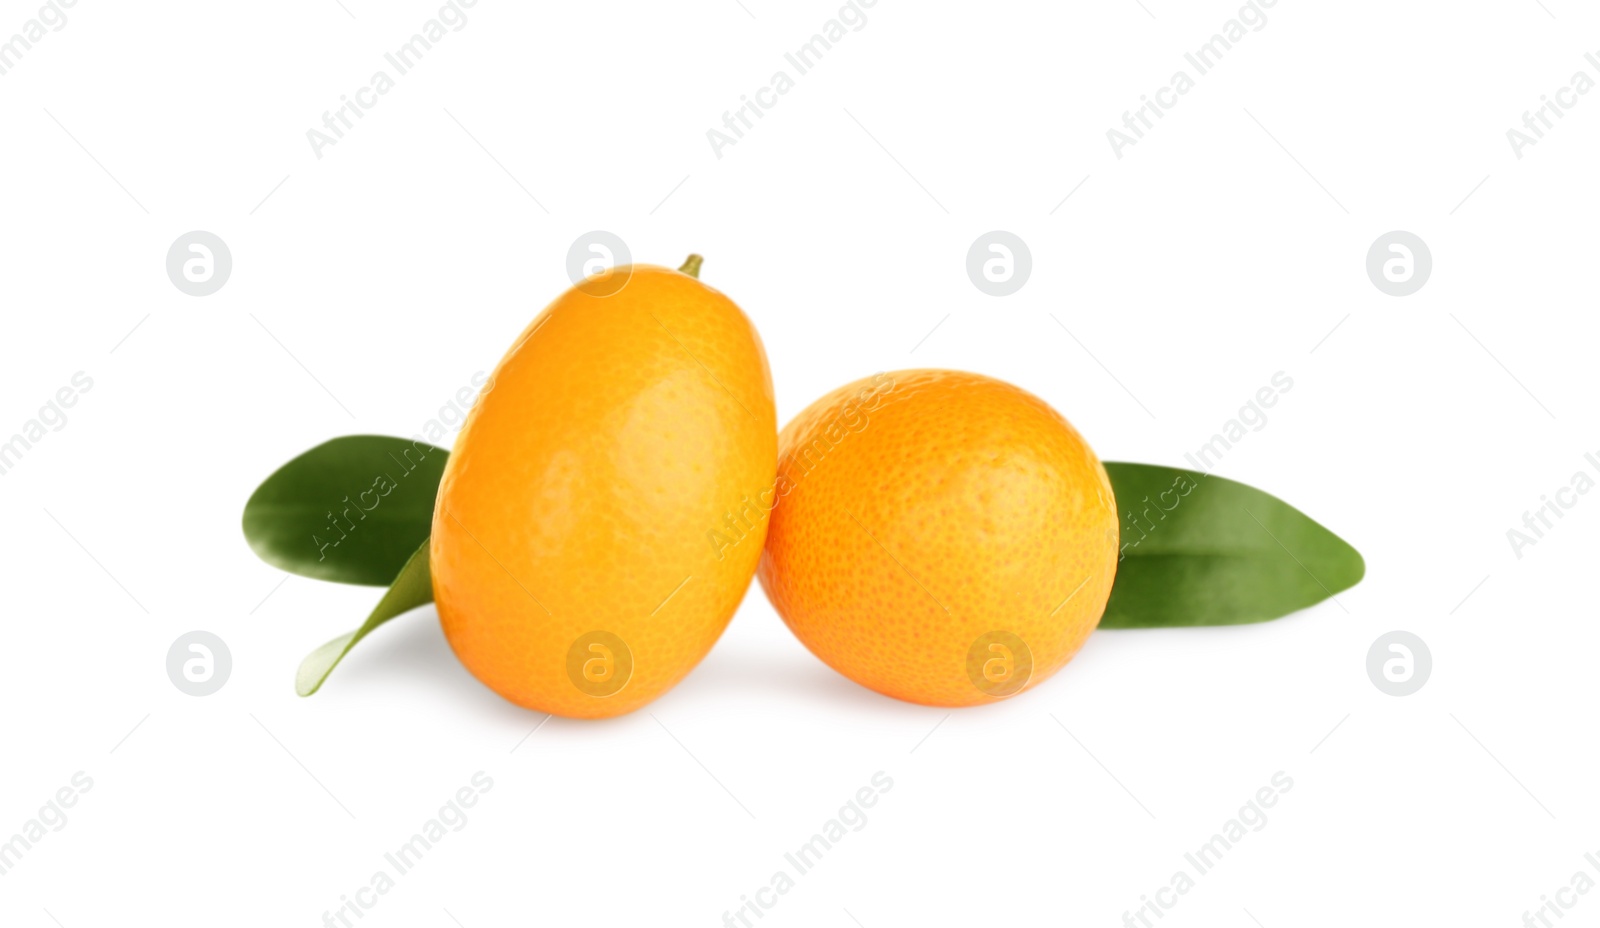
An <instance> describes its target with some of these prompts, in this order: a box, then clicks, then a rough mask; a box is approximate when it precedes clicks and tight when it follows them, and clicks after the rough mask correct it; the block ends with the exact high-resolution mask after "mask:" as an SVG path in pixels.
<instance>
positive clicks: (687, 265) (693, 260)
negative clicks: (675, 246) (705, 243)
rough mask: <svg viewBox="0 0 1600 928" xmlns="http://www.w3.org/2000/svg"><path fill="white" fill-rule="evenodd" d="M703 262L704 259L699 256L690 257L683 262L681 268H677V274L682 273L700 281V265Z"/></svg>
mask: <svg viewBox="0 0 1600 928" xmlns="http://www.w3.org/2000/svg"><path fill="white" fill-rule="evenodd" d="M705 260H706V259H704V258H702V257H700V256H699V255H690V256H689V258H688V260H686V261H684V262H683V267H680V268H678V271H679V273H682V274H688V275H689V276H690V277H693V278H694V279H695V280H699V279H700V265H701V264H704V263H705Z"/></svg>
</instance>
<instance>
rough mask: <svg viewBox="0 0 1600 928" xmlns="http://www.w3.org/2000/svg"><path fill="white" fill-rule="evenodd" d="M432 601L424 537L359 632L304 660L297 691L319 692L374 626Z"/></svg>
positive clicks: (319, 650) (337, 639)
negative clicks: (335, 669)
mask: <svg viewBox="0 0 1600 928" xmlns="http://www.w3.org/2000/svg"><path fill="white" fill-rule="evenodd" d="M431 602H433V576H432V574H431V573H430V572H429V570H428V539H426V538H424V539H422V544H421V545H419V546H418V547H417V550H416V553H414V554H412V555H411V558H410V560H408V561H406V564H405V566H404V567H402V568H401V569H400V575H399V576H397V577H395V579H394V584H393V585H392V586H390V587H389V590H388V592H386V593H384V594H383V598H382V599H380V600H378V606H377V608H375V609H373V610H372V614H371V615H369V616H367V621H366V622H364V623H362V625H361V627H360V628H358V629H356V630H355V631H353V632H349V633H346V634H343V635H340V636H339V637H337V638H335V639H333V640H332V641H330V642H328V643H327V644H325V645H323V646H322V647H320V648H318V649H316V650H315V651H312V652H311V653H310V654H308V655H306V659H305V660H303V661H301V662H300V669H299V670H297V671H296V672H295V675H294V691H295V692H296V693H299V694H300V695H301V696H310V695H311V694H312V693H315V692H316V691H317V690H319V689H321V688H322V682H323V681H324V680H326V679H328V674H331V673H333V668H335V667H337V666H339V662H340V661H342V660H344V656H345V655H346V654H349V653H350V649H351V648H353V647H355V646H356V645H357V644H358V643H360V641H361V639H363V638H365V637H367V635H369V634H371V632H372V630H373V629H375V628H377V627H378V626H379V625H382V624H383V623H385V622H387V621H389V620H390V619H392V618H394V617H395V616H397V615H400V614H401V613H403V612H410V611H411V610H412V609H415V608H417V607H418V606H424V605H427V604H428V603H431Z"/></svg>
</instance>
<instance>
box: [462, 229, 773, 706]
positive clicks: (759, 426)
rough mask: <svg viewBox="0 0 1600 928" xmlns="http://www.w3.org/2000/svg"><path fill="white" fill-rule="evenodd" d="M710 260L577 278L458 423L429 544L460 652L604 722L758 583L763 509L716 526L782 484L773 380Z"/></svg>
mask: <svg viewBox="0 0 1600 928" xmlns="http://www.w3.org/2000/svg"><path fill="white" fill-rule="evenodd" d="M698 266H699V259H698V258H692V259H691V260H690V262H689V263H688V264H686V265H685V266H684V271H674V270H671V269H668V268H664V267H654V266H648V265H634V266H628V267H620V268H613V269H612V270H610V271H607V272H604V273H602V274H600V275H597V276H595V277H591V278H589V279H588V280H586V281H584V282H583V283H581V284H579V285H577V286H576V287H574V288H573V289H571V290H569V291H568V292H567V293H565V294H564V295H563V296H561V297H560V298H559V299H557V300H556V301H555V302H554V303H552V304H551V305H550V306H549V307H548V308H547V309H545V311H544V312H542V313H541V314H540V315H539V316H538V318H536V319H534V320H533V322H532V323H530V324H529V325H528V327H527V329H526V330H524V332H523V334H522V335H521V336H520V337H519V338H518V339H517V341H516V343H515V345H514V346H513V347H512V349H511V351H510V352H509V353H508V354H507V355H506V356H505V358H504V359H503V360H502V361H501V362H500V364H499V366H498V367H497V368H496V369H495V371H494V374H493V376H492V377H491V379H490V381H489V384H488V386H487V388H486V392H485V393H484V395H483V396H482V398H481V400H480V401H479V402H478V404H477V405H476V406H475V407H474V408H473V410H472V412H471V414H470V415H469V417H468V419H467V422H466V425H465V426H464V427H463V428H462V430H461V433H460V435H459V436H458V437H457V439H456V443H455V449H454V451H452V452H451V455H450V460H449V464H448V465H447V466H446V468H445V472H444V477H443V479H442V481H441V484H440V490H439V497H438V501H437V504H436V506H435V509H434V516H433V535H432V540H431V546H430V555H431V559H432V571H433V588H434V596H435V599H436V601H437V603H438V608H439V617H440V621H441V623H442V624H443V627H444V632H445V635H446V637H447V638H448V639H449V641H450V646H451V647H452V648H453V649H454V650H455V653H456V655H457V657H458V658H460V660H461V662H462V663H463V664H465V665H466V667H467V668H468V669H469V670H470V671H471V672H472V673H473V674H474V675H475V676H476V677H477V678H478V679H479V680H481V681H483V682H484V683H485V684H487V685H488V686H489V687H490V688H491V689H493V690H494V691H495V692H497V693H499V694H500V695H501V696H504V697H505V698H506V699H508V700H510V701H512V702H514V703H516V704H518V705H520V706H526V707H528V708H531V709H538V710H540V711H544V712H552V713H555V714H558V715H563V716H569V717H574V718H598V717H607V716H614V715H620V714H622V713H625V712H629V711H631V710H633V709H636V708H638V707H640V706H642V705H644V704H646V703H648V702H650V701H651V700H653V699H655V698H656V697H657V696H660V695H661V694H662V693H664V692H665V691H666V690H668V689H669V688H671V687H672V686H673V685H674V684H675V683H677V682H678V681H679V680H680V679H682V678H683V676H684V675H685V674H687V673H688V672H689V671H690V670H691V669H693V668H694V666H695V665H696V664H697V663H698V662H699V661H700V659H701V658H702V657H704V656H705V654H706V652H707V651H708V650H710V648H711V646H712V644H714V643H715V642H716V640H717V637H718V636H719V635H721V633H722V630H723V628H724V627H725V626H726V625H727V623H728V620H729V619H730V618H731V617H732V615H733V613H734V610H735V609H736V608H737V607H738V605H739V602H740V600H741V599H742V598H743V597H744V594H745V592H746V590H747V589H748V587H749V584H750V578H751V576H752V575H753V574H754V571H755V567H756V563H757V559H758V557H759V556H760V550H761V544H762V541H763V536H764V531H765V523H764V522H763V523H762V524H761V525H759V526H755V527H754V528H753V530H752V532H751V533H750V534H749V535H748V536H747V537H745V538H743V539H742V540H740V541H739V543H738V544H734V545H731V546H727V547H724V548H723V549H721V550H718V549H716V548H714V547H712V546H711V545H708V544H707V540H706V539H707V533H708V532H709V531H710V530H712V529H714V528H716V527H717V526H718V525H720V524H721V521H722V517H723V515H724V513H726V512H729V511H730V510H733V511H737V509H738V507H739V500H740V498H741V497H742V496H744V495H746V494H748V493H751V492H754V491H756V490H759V489H760V488H762V487H770V486H771V485H772V482H773V477H774V469H775V464H776V453H777V446H776V419H775V414H774V410H773V393H772V378H771V374H770V372H769V370H768V366H767V359H766V354H765V352H764V350H763V349H762V346H761V341H760V338H759V337H758V335H757V334H756V331H755V328H754V327H753V326H752V325H751V323H750V320H749V319H747V318H746V317H745V315H744V313H743V312H742V311H740V309H739V308H738V307H737V306H735V305H734V303H733V302H732V301H731V300H729V299H728V298H727V297H725V296H723V295H722V294H721V293H719V292H718V291H716V290H714V289H712V288H711V287H708V286H707V285H705V284H703V283H701V282H700V281H699V280H697V279H696V278H695V277H694V276H691V274H692V273H693V272H694V271H696V270H698ZM686 272H687V273H686Z"/></svg>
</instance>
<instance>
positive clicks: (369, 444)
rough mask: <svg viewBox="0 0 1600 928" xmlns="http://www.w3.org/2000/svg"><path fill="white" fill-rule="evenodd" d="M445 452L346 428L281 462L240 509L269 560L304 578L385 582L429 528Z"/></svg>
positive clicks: (247, 534) (259, 552) (253, 542)
mask: <svg viewBox="0 0 1600 928" xmlns="http://www.w3.org/2000/svg"><path fill="white" fill-rule="evenodd" d="M449 456H450V455H449V452H447V451H445V450H444V449H443V448H437V447H434V446H433V445H430V444H427V443H426V442H422V441H412V440H411V439H408V438H394V437H390V436H385V435H347V436H345V437H343V438H335V439H334V440H332V441H330V442H326V443H324V444H321V445H318V446H317V447H315V448H312V449H311V450H310V451H307V452H306V453H305V454H302V455H300V456H299V457H297V458H295V459H294V460H292V461H290V462H289V463H287V464H285V465H283V466H282V467H280V468H278V470H277V472H276V473H274V474H273V475H272V476H270V477H268V478H267V479H266V481H265V482H264V483H262V484H261V486H260V487H258V488H257V489H256V491H255V493H254V494H252V495H251V497H250V501H249V502H247V503H245V507H244V534H245V538H246V539H248V540H249V542H250V547H251V548H253V549H254V550H255V552H256V554H257V555H258V556H259V557H260V558H261V559H262V560H263V561H266V562H267V563H268V564H271V565H273V566H274V567H278V568H281V569H283V570H287V571H289V572H290V573H293V574H300V575H301V576H304V577H314V578H316V579H318V580H333V581H335V582H338V583H360V584H365V585H367V586H387V585H388V584H389V582H390V581H392V580H394V578H395V576H396V575H397V574H398V573H399V572H400V569H401V567H403V566H405V564H406V560H407V558H409V557H410V556H411V553H412V552H413V551H415V550H416V549H417V544H418V543H419V542H421V541H422V540H424V539H426V538H427V537H428V535H429V534H430V533H431V532H432V531H433V500H434V497H435V496H436V495H438V492H439V478H440V477H441V476H442V475H443V474H444V463H445V460H446V459H447V458H448V457H449Z"/></svg>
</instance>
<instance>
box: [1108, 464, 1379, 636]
mask: <svg viewBox="0 0 1600 928" xmlns="http://www.w3.org/2000/svg"><path fill="white" fill-rule="evenodd" d="M1106 473H1107V474H1108V475H1110V477H1111V486H1112V488H1113V489H1114V490H1115V491H1116V496H1117V508H1118V509H1119V510H1120V511H1121V513H1122V516H1121V518H1122V560H1121V561H1120V563H1118V565H1117V579H1116V583H1115V584H1114V585H1113V587H1112V589H1111V601H1110V602H1109V603H1108V604H1107V605H1106V612H1105V616H1104V617H1103V618H1102V619H1101V620H1100V627H1101V628H1170V627H1178V626H1199V625H1242V624H1245V623H1248V622H1265V621H1267V620H1268V619H1276V618H1278V617H1279V616H1284V615H1288V614H1289V613H1291V612H1295V611H1298V610H1300V609H1304V608H1306V607H1307V606H1311V605H1313V604H1315V603H1318V602H1321V601H1322V600H1324V599H1328V598H1330V597H1332V596H1335V595H1336V594H1338V593H1340V592H1341V591H1343V590H1346V589H1349V588H1350V587H1352V586H1354V585H1356V584H1357V583H1358V582H1360V580H1361V578H1362V576H1363V575H1364V574H1365V573H1366V565H1365V562H1363V561H1362V559H1361V555H1360V554H1358V553H1357V552H1356V549H1355V548H1352V547H1351V546H1350V545H1349V544H1347V543H1346V542H1345V541H1344V540H1343V539H1342V538H1340V537H1339V536H1337V535H1335V534H1334V533H1332V532H1330V531H1328V530H1327V529H1325V528H1323V527H1322V526H1321V525H1318V524H1317V523H1316V522H1314V521H1312V519H1311V518H1310V517H1309V516H1307V515H1306V514H1305V513H1303V512H1301V511H1300V510H1298V509H1296V508H1294V507H1293V506H1290V505H1289V504H1288V503H1285V502H1284V501H1283V500H1280V499H1278V498H1277V497H1275V496H1272V495H1270V494H1268V493H1263V492H1262V491H1260V490H1257V489H1254V488H1252V487H1248V486H1245V485H1244V484H1242V483H1236V482H1234V481H1232V480H1227V479H1225V478H1222V477H1216V476H1211V475H1208V474H1202V473H1199V472H1197V471H1191V470H1181V469H1179V468H1176V467H1159V466H1156V465H1151V464H1124V463H1115V462H1107V463H1106Z"/></svg>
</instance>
